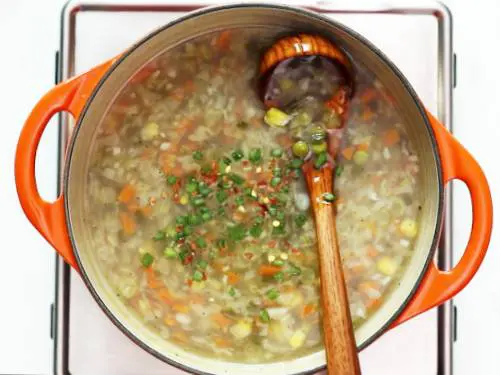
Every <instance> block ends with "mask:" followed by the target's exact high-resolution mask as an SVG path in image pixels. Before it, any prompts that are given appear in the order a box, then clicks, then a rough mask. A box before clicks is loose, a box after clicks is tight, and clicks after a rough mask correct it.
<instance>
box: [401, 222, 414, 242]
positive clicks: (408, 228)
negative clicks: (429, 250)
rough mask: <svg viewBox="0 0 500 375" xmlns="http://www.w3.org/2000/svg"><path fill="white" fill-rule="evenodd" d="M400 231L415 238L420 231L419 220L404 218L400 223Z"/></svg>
mask: <svg viewBox="0 0 500 375" xmlns="http://www.w3.org/2000/svg"><path fill="white" fill-rule="evenodd" d="M399 231H400V232H401V233H402V234H403V236H405V237H408V238H415V237H416V235H417V233H418V225H417V222H416V221H415V220H413V219H404V220H403V221H402V222H401V224H400V225H399Z"/></svg>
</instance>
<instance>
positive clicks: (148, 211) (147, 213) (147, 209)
mask: <svg viewBox="0 0 500 375" xmlns="http://www.w3.org/2000/svg"><path fill="white" fill-rule="evenodd" d="M141 213H142V215H143V216H144V217H150V216H151V215H152V214H153V207H151V206H145V207H142V208H141Z"/></svg>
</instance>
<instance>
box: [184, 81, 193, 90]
mask: <svg viewBox="0 0 500 375" xmlns="http://www.w3.org/2000/svg"><path fill="white" fill-rule="evenodd" d="M194 89H195V87H194V82H193V80H192V79H190V80H187V81H186V83H185V84H184V91H185V92H187V93H192V92H193V91H194Z"/></svg>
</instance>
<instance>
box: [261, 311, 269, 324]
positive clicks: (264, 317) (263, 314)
mask: <svg viewBox="0 0 500 375" xmlns="http://www.w3.org/2000/svg"><path fill="white" fill-rule="evenodd" d="M259 317H260V320H261V321H262V322H263V323H269V322H270V321H271V317H270V316H269V313H268V312H267V310H266V309H262V310H260V312H259Z"/></svg>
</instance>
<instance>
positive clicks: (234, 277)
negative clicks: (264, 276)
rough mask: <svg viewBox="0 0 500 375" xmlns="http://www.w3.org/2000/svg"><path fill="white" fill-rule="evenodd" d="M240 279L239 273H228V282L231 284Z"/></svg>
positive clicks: (236, 282)
mask: <svg viewBox="0 0 500 375" xmlns="http://www.w3.org/2000/svg"><path fill="white" fill-rule="evenodd" d="M238 281H240V275H238V274H237V273H236V272H228V273H227V282H228V283H229V285H235V284H238Z"/></svg>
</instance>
